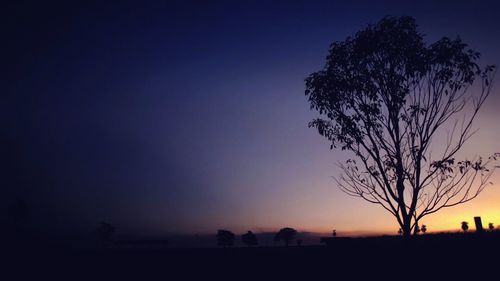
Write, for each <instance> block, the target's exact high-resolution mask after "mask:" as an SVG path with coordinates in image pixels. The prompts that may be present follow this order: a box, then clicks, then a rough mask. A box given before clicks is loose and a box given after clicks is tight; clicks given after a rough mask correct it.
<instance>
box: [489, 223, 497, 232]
mask: <svg viewBox="0 0 500 281" xmlns="http://www.w3.org/2000/svg"><path fill="white" fill-rule="evenodd" d="M488 229H489V230H490V231H493V230H494V229H495V225H493V223H492V222H490V223H488Z"/></svg>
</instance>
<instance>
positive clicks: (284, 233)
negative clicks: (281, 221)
mask: <svg viewBox="0 0 500 281" xmlns="http://www.w3.org/2000/svg"><path fill="white" fill-rule="evenodd" d="M296 234H297V230H295V229H293V228H290V227H285V228H282V229H280V231H278V233H276V235H275V236H274V242H279V241H284V242H285V246H288V245H290V243H291V242H292V241H293V239H294V238H295V235H296Z"/></svg>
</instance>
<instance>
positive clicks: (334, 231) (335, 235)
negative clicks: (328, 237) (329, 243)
mask: <svg viewBox="0 0 500 281" xmlns="http://www.w3.org/2000/svg"><path fill="white" fill-rule="evenodd" d="M332 236H333V237H337V230H336V229H334V230H333V232H332Z"/></svg>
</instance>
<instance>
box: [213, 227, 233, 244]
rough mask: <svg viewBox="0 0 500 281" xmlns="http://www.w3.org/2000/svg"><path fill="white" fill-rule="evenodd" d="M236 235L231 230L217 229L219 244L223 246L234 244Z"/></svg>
mask: <svg viewBox="0 0 500 281" xmlns="http://www.w3.org/2000/svg"><path fill="white" fill-rule="evenodd" d="M235 237H236V236H235V235H234V233H232V232H231V231H229V230H225V229H219V230H218V231H217V245H218V246H221V247H228V246H233V245H234V238H235Z"/></svg>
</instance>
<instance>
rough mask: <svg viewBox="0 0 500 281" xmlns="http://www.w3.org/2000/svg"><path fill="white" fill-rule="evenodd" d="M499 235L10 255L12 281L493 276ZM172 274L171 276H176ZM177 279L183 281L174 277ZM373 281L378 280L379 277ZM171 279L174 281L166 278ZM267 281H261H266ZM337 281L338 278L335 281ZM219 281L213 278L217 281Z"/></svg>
mask: <svg viewBox="0 0 500 281" xmlns="http://www.w3.org/2000/svg"><path fill="white" fill-rule="evenodd" d="M499 249H500V235H499V234H498V233H485V234H484V235H476V234H465V235H464V234H440V235H425V236H420V237H417V238H416V239H412V240H411V241H406V240H404V239H402V238H401V237H374V238H335V240H334V242H333V243H331V245H329V246H302V247H298V246H290V247H278V246H276V247H253V248H246V247H237V248H204V249H163V250H130V249H128V250H116V249H115V250H64V249H59V250H53V251H50V250H46V251H40V250H39V251H28V250H24V251H16V252H10V258H9V259H8V261H7V264H8V266H7V267H6V268H7V269H8V270H9V271H12V273H14V274H16V275H17V278H16V279H13V280H28V279H31V280H33V278H35V279H38V278H41V277H43V278H47V277H49V278H52V279H58V280H59V279H60V280H74V279H80V278H81V279H83V280H141V279H144V280H149V279H152V278H155V279H157V278H159V279H162V280H188V279H192V278H199V277H201V278H209V279H207V280H212V278H218V279H219V280H221V279H222V280H226V279H233V278H236V279H238V278H250V277H251V278H252V279H263V278H264V277H267V276H271V275H272V276H279V278H278V280H281V279H282V278H284V277H292V278H297V277H299V276H303V277H305V278H306V279H305V280H316V277H317V278H318V279H317V280H322V279H321V277H320V276H330V277H334V276H337V275H338V276H339V277H340V276H345V274H348V275H349V276H350V278H349V279H348V280H350V279H351V278H356V277H361V276H372V277H377V276H378V277H392V278H394V277H395V276H397V274H400V273H399V272H402V273H403V274H404V275H402V276H401V277H404V278H406V277H408V278H409V277H411V276H414V277H418V276H420V277H419V278H422V277H423V276H424V275H426V276H434V277H438V276H442V277H446V278H448V277H452V276H456V277H462V278H463V277H465V276H469V275H470V276H476V277H478V276H480V275H496V272H497V268H498V265H499V260H498V256H499V255H498V253H499ZM174 276H176V278H174ZM179 276H181V278H179ZM378 277H377V278H376V279H377V280H379V278H378ZM172 278H173V279H172ZM266 279H267V278H265V279H263V280H266ZM341 279H343V278H341ZM216 280H217V279H216Z"/></svg>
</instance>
